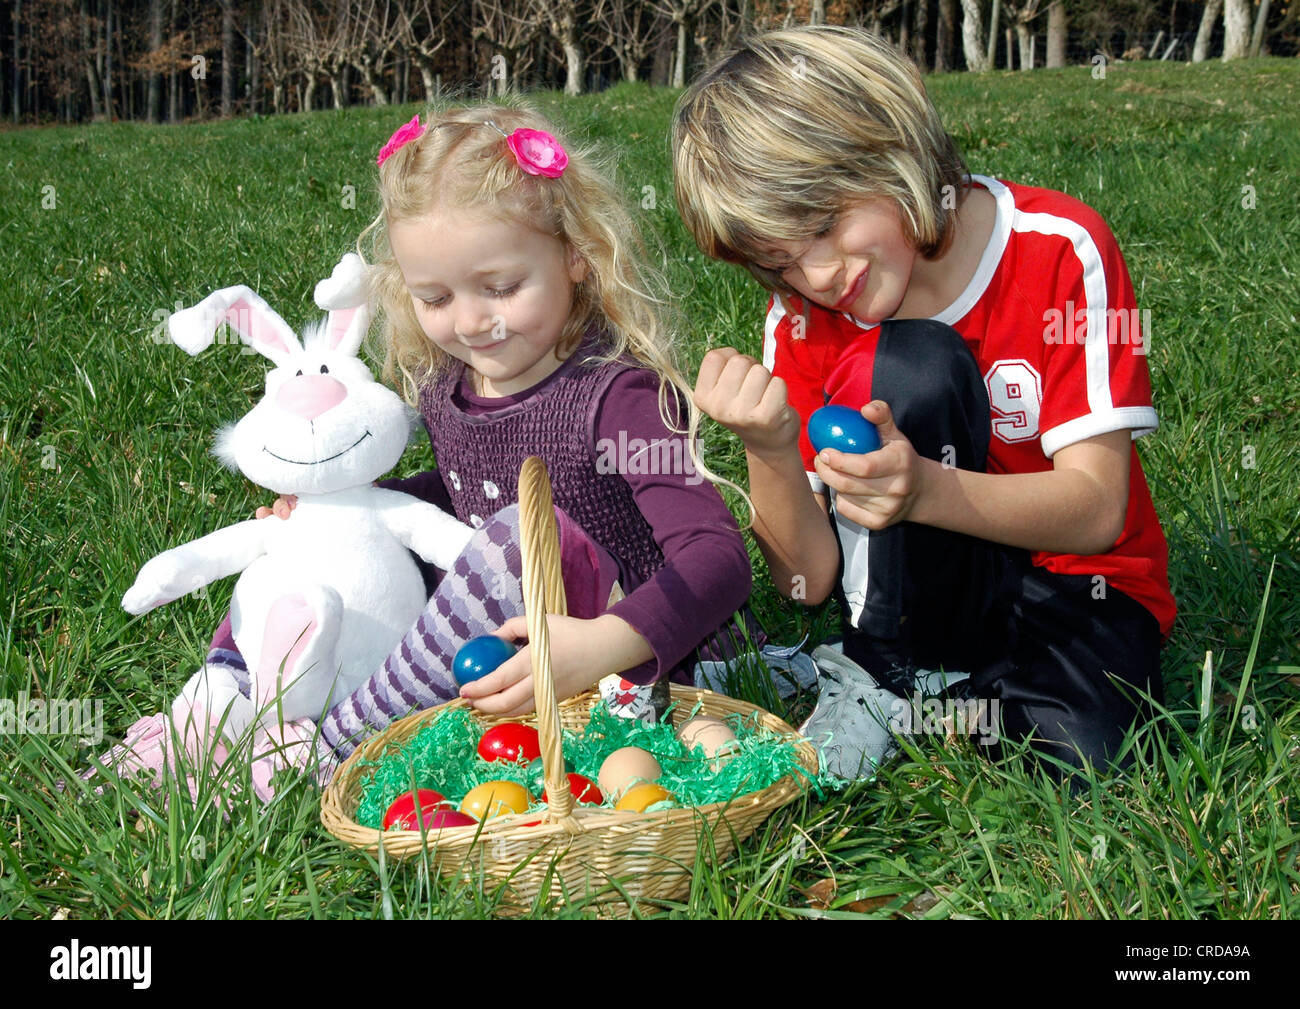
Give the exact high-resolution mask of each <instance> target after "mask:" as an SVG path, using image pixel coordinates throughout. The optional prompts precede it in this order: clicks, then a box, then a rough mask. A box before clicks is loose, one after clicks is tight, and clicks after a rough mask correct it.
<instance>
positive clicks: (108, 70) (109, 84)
mask: <svg viewBox="0 0 1300 1009" xmlns="http://www.w3.org/2000/svg"><path fill="white" fill-rule="evenodd" d="M104 114H105V115H106V116H107V117H108V121H109V122H110V123H111V122H112V121H113V3H112V0H109V2H108V3H107V4H105V5H104Z"/></svg>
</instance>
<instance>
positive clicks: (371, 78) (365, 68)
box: [357, 59, 388, 108]
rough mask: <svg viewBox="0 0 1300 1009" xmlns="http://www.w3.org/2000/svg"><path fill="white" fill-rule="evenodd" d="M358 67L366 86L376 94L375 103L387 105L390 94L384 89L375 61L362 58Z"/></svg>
mask: <svg viewBox="0 0 1300 1009" xmlns="http://www.w3.org/2000/svg"><path fill="white" fill-rule="evenodd" d="M357 69H358V70H360V71H361V77H362V79H363V80H364V81H365V82H366V87H368V88H369V89H370V93H371V94H372V95H374V98H375V104H376V105H378V106H380V107H381V108H382V107H383V106H386V105H387V104H388V94H387V92H385V91H384V85H383V81H382V80H381V79H380V76H379V75H378V74H377V73H375V64H374V61H373V60H370V59H365V60H362V61H361V64H360V65H359V66H358V67H357Z"/></svg>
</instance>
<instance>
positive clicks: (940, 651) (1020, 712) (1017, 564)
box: [673, 27, 1174, 777]
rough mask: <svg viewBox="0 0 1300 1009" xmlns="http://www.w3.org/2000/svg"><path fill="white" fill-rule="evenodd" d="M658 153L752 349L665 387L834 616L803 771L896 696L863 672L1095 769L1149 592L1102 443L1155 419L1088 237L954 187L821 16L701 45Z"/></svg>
mask: <svg viewBox="0 0 1300 1009" xmlns="http://www.w3.org/2000/svg"><path fill="white" fill-rule="evenodd" d="M673 150H674V156H675V169H676V182H675V184H676V190H677V204H678V208H679V210H680V212H681V214H682V217H683V219H684V220H685V222H686V224H687V226H688V227H689V229H690V230H691V232H692V234H693V235H694V236H695V239H696V241H697V242H698V244H699V246H700V248H701V249H702V250H703V251H704V252H705V253H707V254H708V255H710V256H713V257H715V258H718V259H723V260H726V261H729V262H734V263H738V264H741V265H743V266H745V267H747V268H748V269H749V270H750V272H751V273H752V274H753V275H754V276H755V277H757V278H758V280H759V281H760V282H761V283H763V284H764V286H766V287H767V288H768V289H769V290H770V291H771V292H772V295H773V297H772V300H771V302H770V307H769V311H768V317H767V324H766V329H765V336H764V345H763V360H762V362H761V363H759V362H758V361H756V360H754V359H752V358H749V357H746V356H745V355H743V354H740V353H738V352H737V351H735V350H733V349H731V348H722V349H718V350H714V351H711V352H710V353H709V354H708V355H707V356H706V357H705V359H704V361H703V362H702V364H701V368H700V373H699V377H698V381H697V385H696V390H695V398H696V403H697V405H698V406H699V407H700V408H701V409H702V410H704V411H705V412H706V413H708V414H709V415H711V416H713V417H714V418H715V419H717V420H718V421H719V422H720V423H722V424H723V425H725V426H726V427H728V428H730V429H731V430H732V431H734V432H735V433H736V434H737V435H738V436H739V437H740V438H741V440H742V441H743V442H744V445H745V449H746V452H747V459H748V465H749V477H750V492H751V495H752V499H753V503H754V506H755V508H756V510H757V514H758V517H757V520H756V523H755V533H756V535H757V537H758V539H759V543H760V545H761V548H762V550H763V552H764V554H765V555H766V556H767V559H768V562H769V564H770V565H771V569H772V574H773V578H774V579H775V581H776V584H777V587H778V588H779V589H781V590H782V591H784V592H785V593H786V594H792V595H794V597H795V598H800V599H803V600H805V601H806V602H808V603H809V604H815V603H819V602H821V601H822V600H823V599H825V598H826V597H827V596H828V595H829V594H830V593H831V592H832V590H834V591H835V592H836V593H837V596H838V598H839V601H840V603H841V606H842V611H843V620H844V627H843V630H844V646H843V648H844V656H845V657H846V658H847V659H849V660H852V661H850V662H842V661H841V662H839V663H838V667H839V669H840V673H839V675H838V676H836V677H832V679H838V680H839V683H838V684H832V685H831V688H830V689H827V688H823V699H822V701H821V702H819V706H818V709H817V710H816V711H815V712H814V715H813V717H812V719H810V721H809V723H807V725H806V726H805V732H806V733H807V734H808V735H809V736H810V737H812V738H814V739H817V740H819V741H821V740H824V739H826V738H827V737H829V739H830V745H829V746H827V747H826V748H825V749H824V755H825V756H826V757H827V758H828V763H829V765H830V767H831V769H832V770H834V771H836V772H837V773H840V774H842V775H844V776H846V777H851V776H854V775H855V774H857V773H858V772H859V771H860V770H861V771H866V772H869V771H870V769H871V767H872V766H873V765H874V764H876V763H878V762H879V761H880V760H881V759H883V757H884V756H885V755H886V754H887V752H888V750H889V748H890V742H889V737H888V734H887V733H883V732H882V731H881V730H880V728H879V727H878V725H876V724H873V722H879V721H880V720H882V719H886V720H887V719H889V717H890V716H891V714H892V715H895V716H896V715H897V714H898V713H899V712H900V710H901V702H898V701H897V699H895V703H893V704H890V703H889V702H888V700H882V694H883V692H882V691H881V690H880V689H879V688H878V687H877V685H876V681H879V682H880V683H883V684H884V686H886V687H889V688H891V689H892V690H893V691H894V692H895V694H903V695H908V696H911V695H912V694H913V691H914V689H916V686H915V685H916V683H917V682H918V680H919V679H920V677H919V676H918V674H919V673H920V672H922V671H923V670H926V669H930V670H939V669H942V670H949V671H963V672H969V673H970V679H969V681H968V683H967V684H966V685H965V687H964V688H963V689H965V690H966V691H967V692H968V693H969V694H972V695H974V696H975V697H978V698H983V699H987V700H988V702H989V703H990V705H991V706H992V707H993V708H995V709H998V713H999V714H1000V717H1001V727H1000V731H1001V733H1002V734H1003V735H1004V736H1013V737H1017V738H1024V737H1032V738H1033V739H1034V741H1035V746H1036V747H1037V748H1039V749H1040V750H1041V751H1042V752H1045V753H1048V754H1050V755H1051V756H1052V757H1054V758H1056V759H1057V760H1059V761H1062V762H1064V763H1065V765H1067V766H1069V765H1076V766H1077V765H1080V764H1081V763H1082V762H1083V761H1085V760H1089V761H1093V762H1096V763H1103V762H1104V761H1106V760H1107V759H1109V758H1114V757H1116V756H1118V755H1119V751H1120V747H1121V743H1122V740H1123V737H1124V734H1125V731H1126V730H1127V729H1128V727H1129V726H1130V725H1131V724H1132V723H1133V721H1134V718H1135V716H1137V715H1138V714H1139V713H1140V712H1145V710H1146V708H1145V707H1144V704H1143V701H1142V699H1141V696H1140V694H1141V693H1142V692H1145V693H1147V694H1149V695H1152V696H1153V697H1155V698H1156V699H1157V700H1158V699H1160V697H1161V676H1160V646H1161V640H1162V636H1163V635H1167V634H1168V632H1169V630H1170V627H1171V625H1172V623H1173V619H1174V601H1173V598H1172V596H1171V594H1170V591H1169V585H1168V578H1167V573H1166V571H1167V551H1166V546H1165V540H1164V536H1163V534H1162V533H1161V530H1160V524H1159V522H1158V520H1157V518H1156V514H1155V510H1154V508H1153V507H1152V503H1151V497H1150V494H1149V493H1148V490H1147V485H1146V481H1145V479H1144V477H1143V473H1142V467H1141V464H1140V463H1139V461H1138V457H1137V453H1136V451H1135V450H1134V448H1133V446H1132V442H1133V440H1134V439H1136V438H1137V437H1138V436H1139V435H1141V434H1145V433H1147V432H1149V431H1151V430H1154V429H1155V427H1156V415H1155V411H1154V410H1153V409H1152V406H1151V392H1150V383H1149V378H1148V373H1147V365H1146V358H1145V347H1144V345H1143V344H1142V339H1141V334H1140V332H1139V331H1138V329H1137V325H1136V322H1137V320H1136V308H1135V305H1134V295H1133V288H1132V284H1131V282H1130V280H1129V276H1128V271H1127V269H1126V267H1125V265H1124V260H1123V258H1122V257H1121V255H1120V252H1119V249H1118V247H1117V245H1116V243H1115V240H1114V238H1113V236H1112V235H1111V233H1110V231H1109V230H1108V229H1107V227H1106V225H1105V223H1104V222H1103V221H1102V220H1101V218H1100V217H1098V215H1097V214H1096V213H1095V212H1093V211H1092V210H1090V209H1089V208H1088V207H1086V206H1084V205H1083V204H1082V203H1080V202H1078V201H1077V200H1074V199H1072V198H1070V197H1068V196H1065V195H1064V194H1062V193H1056V192H1050V191H1047V190H1042V189H1034V188H1030V187H1027V186H1020V185H1016V184H1014V183H1009V182H1002V181H997V180H994V179H991V178H985V177H982V176H969V175H967V173H966V169H965V165H964V164H963V162H962V159H961V156H960V154H959V153H958V150H957V148H956V145H955V143H954V142H953V140H952V138H951V137H950V136H949V135H948V134H947V133H946V132H945V131H944V129H943V126H942V123H941V122H940V119H939V116H938V113H937V112H936V110H935V108H934V106H933V105H932V104H931V102H930V100H929V97H928V96H927V95H926V92H925V89H924V86H923V85H922V83H921V79H920V75H919V73H918V72H917V70H916V68H915V67H914V66H913V65H912V64H911V63H910V62H909V61H907V60H906V59H905V58H903V57H901V56H900V55H899V54H898V53H897V52H896V51H895V50H893V49H892V48H891V47H890V46H888V45H887V44H886V43H884V42H882V41H881V40H879V39H877V38H875V37H873V36H871V35H869V34H866V33H864V32H861V31H857V30H853V29H848V28H837V27H816V28H804V29H794V30H790V31H778V32H771V33H768V34H763V35H760V36H758V37H756V38H755V39H753V40H752V41H751V42H749V43H748V44H746V45H744V46H742V47H741V48H740V49H738V50H737V51H735V52H734V53H731V54H730V55H727V56H726V57H724V58H722V59H721V60H719V62H718V63H717V64H716V65H714V66H713V67H712V68H711V69H709V70H708V71H707V72H706V73H705V74H704V75H703V76H702V77H701V78H700V79H699V80H698V81H696V82H695V83H694V84H693V85H692V86H691V87H690V88H689V89H688V90H687V92H686V93H685V94H684V95H683V96H682V98H681V100H680V102H679V104H678V106H677V110H676V114H675V119H674V124H673ZM830 402H833V403H841V404H844V405H847V406H850V407H852V408H853V409H860V410H861V412H862V415H863V416H864V417H865V418H866V419H867V420H869V421H871V422H873V423H874V424H876V425H877V427H878V428H879V432H880V436H881V440H882V443H883V445H882V448H881V449H880V450H879V451H876V452H873V453H869V454H866V455H846V454H843V453H840V452H837V451H834V450H833V449H827V450H823V451H822V452H820V453H816V452H814V451H813V449H812V447H811V445H810V444H809V442H808V439H807V437H806V435H805V433H804V431H803V425H804V424H805V423H806V421H807V419H808V416H809V415H810V414H811V413H812V411H813V410H815V409H816V408H818V407H820V406H822V405H823V404H825V403H830ZM810 485H811V492H810V490H809V487H810ZM828 513H829V514H830V515H831V516H832V517H831V519H830V520H829V521H828V519H827V515H828ZM855 663H856V665H855ZM858 667H861V668H858ZM930 679H933V677H930ZM949 679H950V680H952V679H955V677H949ZM889 696H891V695H887V694H886V695H884V697H885V698H888V697H889ZM882 709H883V710H882ZM895 724H898V723H897V721H895ZM1045 763H1046V764H1047V765H1048V766H1049V769H1050V768H1051V767H1052V766H1053V765H1054V762H1053V761H1051V760H1048V761H1045Z"/></svg>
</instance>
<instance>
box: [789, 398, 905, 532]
mask: <svg viewBox="0 0 1300 1009" xmlns="http://www.w3.org/2000/svg"><path fill="white" fill-rule="evenodd" d="M862 416H863V417H865V418H866V419H867V420H869V421H871V423H873V424H875V425H876V429H877V430H878V431H879V432H880V448H879V449H877V450H876V451H875V452H867V453H865V454H862V455H859V454H848V453H845V452H839V451H836V450H835V449H833V448H827V449H822V451H820V452H818V453H817V458H816V460H815V463H814V464H815V465H816V467H817V475H818V476H819V477H821V478H822V480H823V481H824V482H825V483H826V486H828V487H833V488H834V489H835V491H836V497H835V510H836V511H837V512H838V513H839V514H840V515H843V516H844V517H845V518H846V519H848V520H849V521H850V522H856V523H857V524H858V525H860V526H864V527H865V528H867V529H876V530H879V529H884V528H886V527H888V526H891V525H893V524H894V523H895V522H902V521H903V520H904V519H906V518H907V517H908V516H909V515H910V514H911V512H912V509H913V508H915V507H916V502H917V499H918V498H919V497H920V496H921V493H922V490H923V480H922V476H923V472H924V469H923V460H922V459H921V457H920V456H918V455H917V454H916V449H914V448H912V443H911V442H910V441H908V440H907V439H906V438H905V437H903V435H902V434H901V433H900V432H899V430H898V428H896V427H895V426H894V416H893V414H892V413H891V412H890V410H889V407H888V406H887V405H886V404H885V403H883V402H882V401H881V400H878V399H877V400H872V401H871V402H870V403H868V404H867V405H866V406H864V407H863V408H862Z"/></svg>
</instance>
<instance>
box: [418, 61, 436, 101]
mask: <svg viewBox="0 0 1300 1009" xmlns="http://www.w3.org/2000/svg"><path fill="white" fill-rule="evenodd" d="M419 63H420V82H421V83H422V84H423V85H424V100H425V101H426V102H429V103H430V104H432V103H433V102H436V101H437V100H438V84H437V81H436V79H435V78H434V76H433V64H431V63H430V62H429V61H428V60H424V59H421V60H420V61H419Z"/></svg>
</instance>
